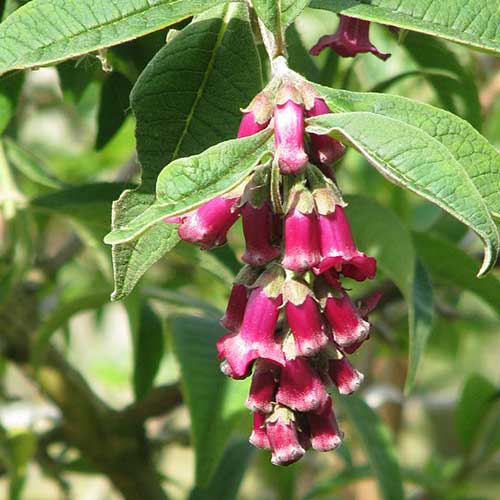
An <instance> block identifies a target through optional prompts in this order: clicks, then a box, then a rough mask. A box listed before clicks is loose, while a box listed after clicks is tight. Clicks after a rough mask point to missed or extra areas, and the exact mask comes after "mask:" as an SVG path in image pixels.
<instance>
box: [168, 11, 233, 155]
mask: <svg viewBox="0 0 500 500" xmlns="http://www.w3.org/2000/svg"><path fill="white" fill-rule="evenodd" d="M225 10H226V12H225V14H224V17H223V18H222V24H221V27H220V28H219V33H218V34H217V39H216V41H215V45H214V47H213V50H212V55H211V56H210V61H209V62H208V65H207V69H206V71H205V74H204V75H203V80H202V82H201V85H200V86H199V88H198V92H197V93H196V97H195V99H194V101H193V104H192V106H191V109H190V110H189V114H188V116H187V119H186V123H185V125H184V128H183V130H182V133H181V136H180V137H179V141H178V142H177V145H176V147H175V149H174V152H173V153H172V158H171V160H170V161H174V160H176V159H177V157H178V155H179V151H180V149H181V147H182V145H183V143H184V139H185V138H186V135H187V133H188V131H189V129H190V127H191V123H192V121H193V118H194V114H195V112H196V109H197V107H198V104H199V103H200V101H201V99H202V98H203V95H204V93H205V89H206V86H207V83H208V80H209V78H210V75H211V74H212V72H213V69H214V66H215V59H216V58H217V53H218V52H219V49H220V48H221V47H222V42H223V41H224V36H225V34H226V31H227V29H228V27H229V22H230V20H231V17H232V15H233V12H234V10H235V6H234V4H231V3H230V4H227V6H226V7H225Z"/></svg>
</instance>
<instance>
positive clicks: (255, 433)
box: [249, 412, 271, 450]
mask: <svg viewBox="0 0 500 500" xmlns="http://www.w3.org/2000/svg"><path fill="white" fill-rule="evenodd" d="M249 441H250V444H253V445H254V446H255V447H257V448H262V449H263V450H270V449H271V444H270V443H269V438H268V437H267V434H266V416H265V415H262V413H258V412H256V413H254V414H253V429H252V434H251V435H250V439H249Z"/></svg>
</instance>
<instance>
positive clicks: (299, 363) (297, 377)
mask: <svg viewBox="0 0 500 500" xmlns="http://www.w3.org/2000/svg"><path fill="white" fill-rule="evenodd" d="M327 399H328V394H327V392H326V389H325V386H324V384H323V382H322V380H321V378H320V376H319V374H318V373H317V372H316V370H315V369H314V368H312V366H311V365H310V364H309V362H308V361H307V359H304V358H295V359H292V360H287V361H286V363H285V366H284V368H282V370H281V377H280V383H279V389H278V392H277V394H276V401H277V402H278V403H280V404H282V405H285V406H288V407H289V408H292V409H293V410H295V411H301V412H307V411H317V410H318V409H320V408H322V407H323V405H324V404H325V403H326V400H327Z"/></svg>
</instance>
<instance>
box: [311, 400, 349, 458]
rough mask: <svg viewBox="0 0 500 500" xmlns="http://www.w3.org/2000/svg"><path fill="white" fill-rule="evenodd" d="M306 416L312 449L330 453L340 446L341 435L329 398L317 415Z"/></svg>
mask: <svg viewBox="0 0 500 500" xmlns="http://www.w3.org/2000/svg"><path fill="white" fill-rule="evenodd" d="M306 416H307V421H308V423H309V433H310V439H311V445H312V447H313V449H315V450H318V451H331V450H335V449H336V448H338V447H339V446H340V445H341V444H342V438H343V435H342V432H340V430H339V427H338V424H337V420H336V418H335V414H334V413H333V408H332V400H331V398H328V400H327V401H326V402H325V404H324V405H323V407H322V409H321V411H320V412H319V413H318V414H315V413H308V414H307V415H306Z"/></svg>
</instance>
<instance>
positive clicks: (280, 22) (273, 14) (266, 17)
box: [252, 0, 311, 39]
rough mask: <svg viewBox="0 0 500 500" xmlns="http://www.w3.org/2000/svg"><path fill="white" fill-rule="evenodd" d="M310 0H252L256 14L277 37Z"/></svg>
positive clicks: (281, 35)
mask: <svg viewBox="0 0 500 500" xmlns="http://www.w3.org/2000/svg"><path fill="white" fill-rule="evenodd" d="M310 1H311V0H252V5H253V8H254V9H255V12H256V13H257V16H258V17H259V18H260V19H261V20H262V22H263V23H264V24H265V26H266V27H267V28H268V29H269V30H270V31H271V32H272V33H273V34H274V35H275V36H276V37H277V38H279V39H281V38H282V37H283V35H284V32H285V30H286V28H287V27H288V26H290V24H292V23H293V21H294V20H295V18H296V17H298V15H299V14H300V13H301V12H302V11H303V10H304V9H305V8H306V7H307V6H308V5H309V2H310Z"/></svg>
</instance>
